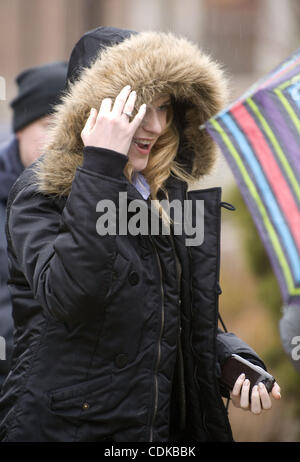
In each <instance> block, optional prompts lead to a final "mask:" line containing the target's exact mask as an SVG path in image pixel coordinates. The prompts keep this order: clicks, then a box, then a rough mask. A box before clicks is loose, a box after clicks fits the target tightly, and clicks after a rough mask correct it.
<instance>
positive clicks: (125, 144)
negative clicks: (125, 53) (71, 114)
mask: <svg viewBox="0 0 300 462" xmlns="http://www.w3.org/2000/svg"><path fill="white" fill-rule="evenodd" d="M135 101H136V92H135V91H131V88H130V86H129V85H127V86H126V87H124V88H123V89H122V90H121V91H120V93H119V94H118V96H117V97H116V99H115V102H114V105H113V107H112V100H111V98H104V99H103V101H102V103H101V106H100V109H99V112H97V110H96V109H95V108H92V109H91V112H90V115H89V117H88V119H87V121H86V124H85V126H84V128H83V130H82V132H81V139H82V141H83V144H84V146H95V147H99V148H106V149H111V150H113V151H117V152H119V153H121V154H124V155H127V154H128V151H129V147H130V144H131V142H132V138H133V135H134V134H135V132H136V130H137V129H138V127H139V125H140V124H141V122H142V120H143V118H144V116H145V113H146V108H147V106H146V104H142V105H141V107H140V108H139V110H138V112H137V114H136V116H135V117H134V118H133V120H132V121H130V118H131V117H130V114H131V113H132V111H133V110H134V105H135ZM125 113H127V114H125ZM128 114H129V115H128Z"/></svg>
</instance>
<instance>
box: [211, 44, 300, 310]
mask: <svg viewBox="0 0 300 462" xmlns="http://www.w3.org/2000/svg"><path fill="white" fill-rule="evenodd" d="M204 127H205V128H206V130H207V131H208V132H209V134H210V135H211V136H212V137H213V139H214V140H215V141H216V142H217V143H218V145H219V146H220V148H221V151H222V152H223V154H224V155H225V158H226V159H227V161H228V163H229V165H230V167H231V169H232V171H233V174H234V176H235V179H236V181H237V184H238V186H239V189H240V191H241V193H242V195H243V198H244V200H245V202H246V205H247V207H248V209H249V211H250V213H251V215H252V218H253V220H254V222H255V224H256V227H257V229H258V232H259V235H260V237H261V239H262V242H263V244H264V246H265V249H266V251H267V253H268V255H269V257H270V261H271V264H272V267H273V269H274V272H275V275H276V277H277V279H278V282H279V286H280V289H281V293H282V297H283V301H284V303H288V304H290V303H293V302H295V303H299V302H300V185H299V179H300V49H299V50H297V51H296V52H295V53H293V55H291V56H290V57H289V58H288V59H287V60H286V61H284V62H283V63H282V64H280V65H279V66H278V67H276V69H274V70H273V71H272V72H270V73H269V74H268V75H267V76H266V77H264V78H263V79H262V80H260V81H259V82H257V83H256V84H255V85H253V86H252V87H251V88H250V89H249V90H248V91H247V92H246V93H245V94H244V95H243V96H242V97H241V98H239V99H238V100H236V101H235V102H234V103H232V104H231V105H230V106H229V107H227V108H226V109H225V110H224V111H222V112H221V113H219V114H217V115H216V116H215V117H213V118H212V119H210V120H209V121H208V122H207V123H206V124H205V125H204Z"/></svg>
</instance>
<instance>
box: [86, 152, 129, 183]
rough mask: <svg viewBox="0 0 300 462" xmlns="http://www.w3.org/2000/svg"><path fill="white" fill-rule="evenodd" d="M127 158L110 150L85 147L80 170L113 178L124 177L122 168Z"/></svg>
mask: <svg viewBox="0 0 300 462" xmlns="http://www.w3.org/2000/svg"><path fill="white" fill-rule="evenodd" d="M127 162H128V157H127V156H126V155H125V154H121V153H120V152H117V151H113V150H111V149H106V148H99V147H96V146H85V147H84V149H83V164H82V168H83V169H86V170H91V171H93V172H96V173H99V174H101V175H105V176H111V177H114V178H122V177H124V173H123V171H124V168H125V166H126V164H127Z"/></svg>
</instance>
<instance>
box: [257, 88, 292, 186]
mask: <svg viewBox="0 0 300 462" xmlns="http://www.w3.org/2000/svg"><path fill="white" fill-rule="evenodd" d="M274 97H275V95H274ZM252 99H253V100H254V101H255V102H257V104H258V105H259V106H260V108H262V109H263V115H265V116H266V117H267V119H270V120H271V121H272V123H273V127H276V132H277V133H276V132H274V128H273V133H274V134H275V136H276V138H277V134H278V135H279V136H280V139H281V140H282V141H283V143H284V145H285V146H282V143H280V144H281V147H282V148H283V151H284V153H285V156H286V157H287V159H288V160H289V162H290V164H291V167H292V169H293V170H294V171H296V172H297V175H296V177H298V178H300V165H299V141H298V140H296V139H295V137H294V135H293V132H292V130H291V127H289V126H288V125H287V123H286V121H285V119H284V117H283V116H282V114H281V113H280V111H279V110H278V107H277V105H276V104H275V103H274V101H273V100H272V97H270V95H268V94H267V93H266V91H264V90H261V91H259V92H257V93H256V95H255V96H254V97H253V98H252ZM291 123H292V122H291ZM278 141H280V140H278Z"/></svg>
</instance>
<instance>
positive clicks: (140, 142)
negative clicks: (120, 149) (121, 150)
mask: <svg viewBox="0 0 300 462" xmlns="http://www.w3.org/2000/svg"><path fill="white" fill-rule="evenodd" d="M134 141H135V143H137V144H142V145H143V146H145V145H146V146H149V144H151V141H144V140H137V139H135V140H134Z"/></svg>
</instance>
